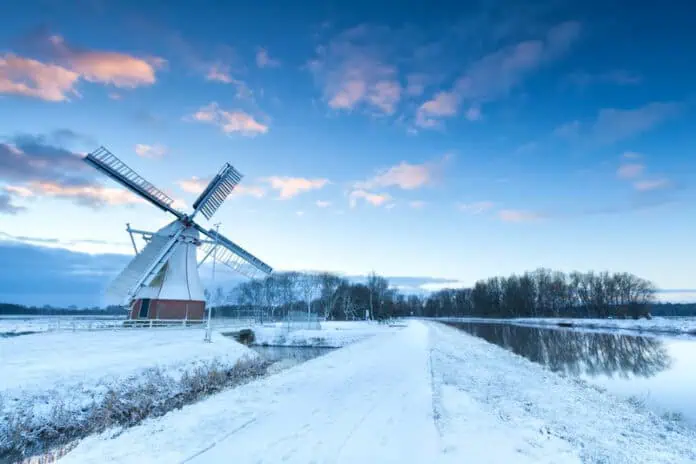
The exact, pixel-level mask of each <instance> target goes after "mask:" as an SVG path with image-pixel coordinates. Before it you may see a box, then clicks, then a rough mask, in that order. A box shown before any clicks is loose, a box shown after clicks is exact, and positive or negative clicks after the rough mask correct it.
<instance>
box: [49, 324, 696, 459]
mask: <svg viewBox="0 0 696 464" xmlns="http://www.w3.org/2000/svg"><path fill="white" fill-rule="evenodd" d="M182 437H185V439H182ZM695 439H696V434H695V433H694V432H693V431H690V430H688V429H686V428H684V427H682V426H681V425H680V424H679V423H675V422H670V421H667V420H664V419H662V418H660V417H658V416H656V415H654V414H652V413H650V412H648V411H647V410H645V409H642V408H641V407H639V406H635V405H631V404H629V403H627V402H624V401H621V400H619V399H617V398H615V397H612V396H611V395H609V394H606V393H602V392H600V391H598V390H597V389H595V388H593V387H590V386H588V385H586V384H584V383H582V382H579V381H576V380H573V379H569V378H564V377H561V376H559V375H557V374H554V373H552V372H550V371H547V370H545V369H544V368H542V367H541V366H538V365H536V364H534V363H532V362H530V361H528V360H526V359H524V358H521V357H518V356H516V355H514V354H512V353H509V352H507V351H505V350H503V349H502V348H498V347H496V346H494V345H491V344H488V343H486V342H484V341H483V340H480V339H477V338H474V337H471V336H469V335H467V334H465V333H463V332H460V331H457V330H455V329H453V328H450V327H446V326H443V325H440V324H435V323H422V322H417V321H413V322H411V323H409V325H408V327H406V328H404V329H402V330H398V331H395V330H392V331H384V332H382V333H381V334H380V335H378V336H374V337H370V338H368V339H365V340H363V341H362V342H359V343H355V344H352V345H349V346H347V347H345V348H343V349H340V350H336V351H333V352H331V353H329V354H326V355H324V356H321V357H319V358H315V359H313V360H310V361H308V362H306V363H304V364H301V365H298V366H296V367H294V368H291V369H288V370H286V371H283V372H281V373H279V374H277V375H273V376H270V377H265V378H262V379H259V380H257V381H254V382H252V383H249V384H246V385H243V386H241V387H239V388H236V389H233V390H227V391H224V392H222V393H220V394H218V395H215V396H212V397H210V398H208V399H206V400H204V401H201V402H198V403H196V404H192V405H189V406H186V407H184V408H182V409H181V410H177V411H172V412H171V413H169V414H167V415H166V416H164V417H162V418H159V419H152V420H147V421H145V422H143V423H142V424H140V425H138V426H136V427H133V428H130V429H128V430H125V431H112V432H105V433H103V434H101V435H96V436H92V437H89V438H87V439H85V440H83V441H82V442H81V443H80V444H79V445H78V446H77V447H76V448H75V449H74V450H72V451H71V452H70V453H69V454H68V455H67V456H66V457H65V458H63V460H62V461H61V462H65V463H83V462H101V461H104V460H109V462H119V463H130V462H132V463H141V462H152V463H156V462H162V463H169V462H182V463H183V462H186V463H191V464H196V463H198V464H203V463H222V462H230V460H234V461H236V462H297V463H306V462H336V463H354V462H408V463H411V462H413V463H421V462H422V463H461V462H492V463H508V462H514V463H537V462H546V463H579V462H589V463H600V462H601V463H606V462H610V463H618V464H621V463H629V462H630V463H658V462H659V463H684V462H693V461H694V460H696V450H694V447H693V443H694V440H695Z"/></svg>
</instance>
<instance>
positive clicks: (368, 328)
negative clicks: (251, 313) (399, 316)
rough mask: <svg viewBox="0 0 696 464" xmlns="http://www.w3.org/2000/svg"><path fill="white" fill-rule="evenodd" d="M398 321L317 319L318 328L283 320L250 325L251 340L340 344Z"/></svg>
mask: <svg viewBox="0 0 696 464" xmlns="http://www.w3.org/2000/svg"><path fill="white" fill-rule="evenodd" d="M403 325H404V324H403V323H400V324H398V323H397V324H391V325H389V324H380V323H377V322H373V321H370V322H364V321H363V322H333V321H328V322H321V329H320V330H309V329H300V330H293V329H292V328H290V329H289V327H291V326H289V325H288V324H287V323H285V322H277V323H271V324H264V325H255V326H250V327H249V328H250V329H252V330H253V331H254V335H255V341H254V343H256V344H259V345H274V346H297V345H301V346H326V347H332V348H340V347H342V346H346V345H349V344H351V343H355V342H357V341H361V340H364V339H366V338H368V337H371V336H373V335H377V334H382V333H386V332H390V331H393V330H394V328H398V326H403Z"/></svg>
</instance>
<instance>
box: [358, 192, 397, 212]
mask: <svg viewBox="0 0 696 464" xmlns="http://www.w3.org/2000/svg"><path fill="white" fill-rule="evenodd" d="M360 199H362V200H365V202H367V203H369V204H371V205H372V206H382V205H384V204H385V203H387V202H388V201H390V200H391V196H390V195H389V194H388V193H371V192H368V191H366V190H353V191H352V192H350V194H349V195H348V202H349V203H350V207H351V208H355V207H356V206H357V205H358V200H360Z"/></svg>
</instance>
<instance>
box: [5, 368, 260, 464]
mask: <svg viewBox="0 0 696 464" xmlns="http://www.w3.org/2000/svg"><path fill="white" fill-rule="evenodd" d="M268 365H269V363H268V362H266V361H262V360H259V359H253V360H246V359H245V360H242V361H238V362H237V363H236V364H234V365H229V364H224V363H222V362H220V361H218V360H212V361H208V362H201V363H199V364H196V365H194V366H193V367H190V368H188V369H186V370H184V372H183V373H181V375H178V376H175V375H173V374H171V373H168V372H167V371H165V370H163V369H160V368H150V369H146V370H144V371H142V372H141V373H140V375H137V376H132V377H128V378H126V379H123V380H122V381H120V382H119V383H109V382H106V381H105V382H103V383H101V384H99V385H97V386H96V388H93V391H90V392H87V393H86V392H85V391H82V386H74V387H73V388H72V389H69V390H60V391H59V390H54V391H49V392H43V393H41V394H36V395H34V396H29V397H26V398H22V399H21V400H20V401H19V402H18V403H16V404H15V405H14V407H12V408H9V407H7V406H8V400H7V399H5V398H3V397H2V395H0V412H1V413H2V415H1V416H0V462H4V460H10V461H14V460H15V459H19V460H21V458H24V457H27V456H31V455H33V454H37V453H41V452H45V451H47V450H49V449H51V448H53V447H57V446H61V445H64V444H66V443H69V442H71V441H74V440H76V439H78V438H82V437H85V436H87V435H90V434H93V433H99V432H102V431H104V430H106V429H108V428H111V427H132V426H134V425H136V424H138V423H140V422H142V421H143V420H145V419H146V418H148V417H159V416H162V415H164V414H166V413H167V412H169V411H171V410H173V409H179V408H181V407H183V406H185V405H187V404H190V403H193V402H195V401H197V400H198V399H200V398H203V397H205V396H207V395H210V394H212V393H215V392H218V391H220V390H222V389H224V388H229V387H232V386H236V385H239V384H241V383H243V382H246V381H250V380H253V379H254V378H257V377H259V376H261V375H264V374H265V373H266V369H267V367H268ZM85 398H88V399H87V400H85Z"/></svg>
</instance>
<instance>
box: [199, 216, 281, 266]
mask: <svg viewBox="0 0 696 464" xmlns="http://www.w3.org/2000/svg"><path fill="white" fill-rule="evenodd" d="M196 228H197V229H198V230H199V231H200V232H202V233H203V234H205V235H207V236H208V237H209V238H210V239H211V240H212V241H213V242H212V243H206V244H204V252H205V253H207V252H209V251H211V248H210V247H215V246H216V243H217V246H218V248H219V249H218V251H217V253H215V259H216V260H217V261H218V262H220V263H222V264H224V265H226V266H228V267H230V268H232V269H233V270H235V271H237V272H239V273H240V274H243V275H246V276H247V277H256V276H258V275H264V274H270V273H271V272H273V268H271V266H269V265H268V264H266V263H264V262H263V261H261V260H260V259H259V258H257V257H256V256H254V255H252V254H251V253H249V252H248V251H246V250H245V249H244V248H242V247H240V246H239V245H237V244H236V243H234V242H233V241H232V240H230V239H228V238H227V237H225V236H224V235H222V234H221V233H219V232H215V231H214V230H212V229H211V230H205V229H203V228H202V227H200V226H198V225H196Z"/></svg>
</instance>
